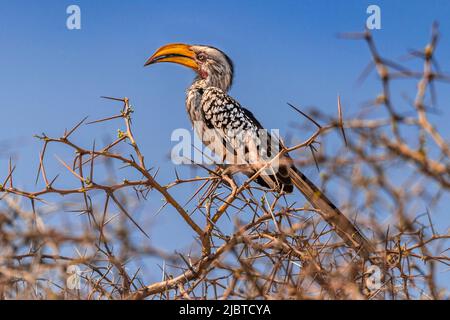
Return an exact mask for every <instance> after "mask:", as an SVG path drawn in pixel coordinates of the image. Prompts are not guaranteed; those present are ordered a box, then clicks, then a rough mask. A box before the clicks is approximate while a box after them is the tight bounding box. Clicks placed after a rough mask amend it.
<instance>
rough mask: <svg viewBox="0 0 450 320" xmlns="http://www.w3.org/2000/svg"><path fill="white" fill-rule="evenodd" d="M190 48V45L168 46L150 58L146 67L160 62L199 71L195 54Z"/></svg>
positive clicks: (171, 44) (177, 44) (175, 44)
mask: <svg viewBox="0 0 450 320" xmlns="http://www.w3.org/2000/svg"><path fill="white" fill-rule="evenodd" d="M190 48H191V46H190V45H187V44H183V43H170V44H166V45H165V46H162V47H161V48H159V49H158V50H156V52H155V53H154V54H153V55H152V56H151V57H150V58H148V60H147V61H146V62H145V65H144V66H148V65H151V64H154V63H159V62H172V63H177V64H181V65H183V66H186V67H189V68H192V69H194V70H197V69H198V64H197V62H195V53H194V52H193V51H192V50H191V49H190Z"/></svg>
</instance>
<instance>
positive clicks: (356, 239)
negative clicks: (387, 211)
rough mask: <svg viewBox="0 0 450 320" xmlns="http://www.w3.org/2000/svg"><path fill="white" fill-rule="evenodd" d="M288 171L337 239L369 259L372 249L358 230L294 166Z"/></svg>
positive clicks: (294, 183) (294, 182)
mask: <svg viewBox="0 0 450 320" xmlns="http://www.w3.org/2000/svg"><path fill="white" fill-rule="evenodd" d="M288 170H289V177H290V178H291V181H292V184H293V185H295V187H296V188H297V189H298V190H299V191H300V192H301V193H302V194H303V195H304V196H305V197H306V199H307V200H308V201H309V202H310V203H311V205H312V206H313V207H314V208H315V209H317V210H318V211H319V214H320V215H321V216H322V218H323V219H324V220H325V221H326V222H327V223H328V224H329V225H331V226H332V227H333V228H334V230H335V232H336V233H337V234H338V235H339V237H340V238H341V239H342V240H343V241H344V242H345V243H346V244H347V245H348V246H350V247H352V248H354V249H355V250H356V251H357V254H358V255H359V256H361V257H362V258H363V259H366V260H367V259H369V257H370V254H371V253H374V248H373V246H372V244H371V243H370V242H369V241H368V240H367V239H366V238H365V237H364V236H363V234H362V233H361V232H360V231H359V230H358V228H357V227H356V226H355V225H354V224H353V223H352V222H351V221H350V220H349V219H348V218H347V217H346V216H345V215H344V214H343V213H342V212H341V211H340V210H339V209H338V208H337V207H336V206H335V205H334V204H333V203H332V202H331V201H330V200H329V199H328V198H327V197H326V196H325V194H323V193H322V192H321V191H320V189H319V188H317V187H316V186H315V185H314V183H312V182H311V181H310V180H309V179H308V178H307V177H306V176H305V175H304V174H303V173H301V172H300V171H299V170H297V168H295V166H290V167H289V169H288Z"/></svg>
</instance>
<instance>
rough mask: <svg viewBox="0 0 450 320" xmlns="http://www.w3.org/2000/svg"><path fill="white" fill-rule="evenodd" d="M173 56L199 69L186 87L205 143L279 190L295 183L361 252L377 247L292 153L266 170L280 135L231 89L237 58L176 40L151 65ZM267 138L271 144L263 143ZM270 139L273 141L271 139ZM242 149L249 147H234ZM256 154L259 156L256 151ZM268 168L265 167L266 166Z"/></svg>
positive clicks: (365, 254) (171, 59)
mask: <svg viewBox="0 0 450 320" xmlns="http://www.w3.org/2000/svg"><path fill="white" fill-rule="evenodd" d="M160 62H172V63H177V64H180V65H183V66H186V67H189V68H191V69H193V70H194V71H195V72H196V73H197V77H196V78H195V80H194V82H193V83H192V85H191V86H190V87H189V88H188V90H187V92H186V109H187V112H188V114H189V118H190V120H191V122H192V124H193V125H194V128H195V130H196V133H197V134H198V136H199V137H200V138H201V139H202V141H203V143H204V144H205V145H206V146H207V147H208V148H210V149H212V150H213V151H214V153H215V154H217V155H219V156H220V157H222V159H225V158H226V159H228V160H229V159H230V157H229V156H228V153H229V152H231V154H232V157H231V158H232V159H234V161H236V163H237V164H239V165H242V164H248V165H246V166H244V167H245V169H242V172H243V173H245V174H246V175H247V176H249V177H251V176H253V175H254V174H255V173H257V172H261V171H264V172H262V173H261V174H260V175H259V176H258V177H257V178H256V180H255V181H256V182H257V183H259V184H260V185H262V186H264V187H269V188H271V189H273V190H277V191H283V192H286V193H290V192H292V191H293V185H295V186H296V187H297V188H298V189H299V190H300V192H302V193H303V195H304V196H305V197H306V198H307V199H308V201H309V202H310V203H311V204H312V205H313V206H314V207H315V208H316V209H317V210H318V211H319V213H320V214H321V215H322V217H324V219H325V220H326V221H327V222H328V223H329V224H330V225H332V227H334V228H335V230H336V232H337V233H338V234H339V236H340V237H341V238H342V239H343V240H344V241H345V242H346V243H347V244H348V245H350V246H351V247H353V248H355V247H357V248H358V250H359V254H360V255H361V256H363V257H364V258H368V256H369V254H370V252H372V250H373V249H372V248H371V245H370V243H369V242H368V241H367V240H366V239H365V238H364V236H363V235H362V234H361V233H360V232H359V231H358V229H357V228H356V227H355V226H354V225H353V223H352V222H350V221H349V220H348V219H347V218H346V217H345V215H343V214H342V213H341V212H340V211H339V209H338V208H336V206H335V205H334V204H333V203H332V202H331V201H330V200H329V199H328V198H327V197H326V196H325V195H324V194H323V193H322V192H321V191H320V190H319V188H317V187H316V186H315V185H314V184H313V183H312V182H311V181H310V180H309V179H308V178H307V177H306V176H305V175H304V174H303V173H301V172H300V171H299V170H298V169H296V168H295V166H294V164H293V162H292V160H291V158H290V157H289V155H287V154H285V155H283V156H282V158H283V159H281V161H279V162H278V166H277V168H276V170H273V169H272V170H269V171H267V170H260V169H261V168H262V167H263V166H264V164H263V161H260V160H261V158H262V157H260V156H259V155H260V154H263V153H264V152H265V153H266V154H268V156H269V157H273V156H274V155H273V154H271V146H273V141H276V143H278V144H279V142H278V140H276V139H277V138H276V137H274V136H271V135H270V134H269V133H267V135H266V136H264V137H262V136H261V134H262V133H261V132H265V131H263V130H260V129H263V127H262V126H261V124H260V123H259V122H258V120H256V119H255V117H254V116H253V114H252V113H251V112H250V111H248V110H247V109H245V108H243V107H242V106H241V105H240V104H239V102H237V101H236V100H235V99H233V98H232V97H230V96H229V95H228V93H227V92H228V91H229V89H230V87H231V85H232V82H233V71H234V70H233V63H232V61H231V59H230V58H229V57H228V56H227V55H226V54H225V53H223V52H222V51H221V50H219V49H217V48H214V47H211V46H204V45H187V44H182V43H173V44H168V45H165V46H163V47H161V48H159V49H158V50H157V51H156V52H155V53H154V54H153V55H152V56H151V57H150V58H149V59H148V60H147V61H146V63H145V66H148V65H151V64H154V63H160ZM263 140H266V143H265V144H264V146H266V147H265V150H261V149H260V146H259V144H260V143H261V141H263ZM267 140H269V141H267ZM230 147H231V148H235V149H240V148H241V147H243V148H242V150H243V152H236V150H229V149H230ZM255 155H256V156H255ZM255 157H256V161H255ZM263 169H264V168H263Z"/></svg>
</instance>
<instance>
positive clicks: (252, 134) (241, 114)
mask: <svg viewBox="0 0 450 320" xmlns="http://www.w3.org/2000/svg"><path fill="white" fill-rule="evenodd" d="M201 112H202V117H203V122H204V124H205V125H206V127H207V128H208V129H209V131H211V132H213V133H210V134H209V137H208V138H207V139H206V140H208V142H207V143H206V142H205V143H206V144H207V146H208V147H209V148H210V149H212V150H213V151H214V153H216V154H217V155H219V156H220V157H222V160H225V162H227V163H232V164H237V165H244V166H248V165H250V166H251V167H252V168H254V169H253V170H252V171H251V172H249V173H246V174H247V175H249V176H250V175H252V174H254V173H255V172H256V171H258V170H259V169H260V168H261V167H262V166H263V165H264V163H265V161H267V160H268V159H271V157H272V156H274V155H275V154H276V153H277V152H278V151H279V141H278V139H277V138H276V137H273V136H271V135H270V134H269V133H268V132H267V131H265V130H264V129H263V127H262V125H261V124H260V123H259V122H258V120H256V118H255V117H254V116H253V114H252V113H251V112H250V111H248V110H247V109H245V108H243V107H242V106H241V105H240V104H239V102H237V101H236V100H235V99H233V98H232V97H230V96H229V95H228V94H226V93H225V92H223V91H222V90H220V89H218V88H215V87H209V88H207V89H205V90H204V92H203V95H202V100H201ZM212 136H214V137H212ZM274 144H275V147H274ZM272 150H274V151H276V153H275V154H272ZM257 182H258V183H259V184H261V185H263V186H266V187H271V188H276V189H279V188H281V187H283V190H285V191H287V192H290V191H292V184H291V181H290V179H289V176H288V172H287V168H286V167H285V166H280V167H277V168H276V170H274V169H273V168H270V169H269V170H266V172H265V174H262V175H261V177H260V178H258V179H257Z"/></svg>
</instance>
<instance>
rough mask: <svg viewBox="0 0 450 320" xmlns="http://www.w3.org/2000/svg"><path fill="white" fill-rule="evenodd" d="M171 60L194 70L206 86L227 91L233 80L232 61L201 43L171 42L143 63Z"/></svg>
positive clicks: (215, 49) (217, 50) (218, 51)
mask: <svg viewBox="0 0 450 320" xmlns="http://www.w3.org/2000/svg"><path fill="white" fill-rule="evenodd" d="M158 62H172V63H177V64H181V65H184V66H186V67H189V68H191V69H193V70H195V71H196V72H197V74H198V77H199V78H200V79H203V80H204V81H205V82H206V84H207V85H208V86H213V87H218V88H220V89H222V90H224V91H228V90H229V89H230V87H231V84H232V82H233V62H232V61H231V59H230V58H228V56H227V55H226V54H225V53H223V52H222V51H221V50H219V49H217V48H214V47H211V46H203V45H187V44H182V43H172V44H168V45H165V46H163V47H161V48H159V49H158V50H156V52H155V53H154V54H153V55H152V56H151V57H150V58H149V59H148V60H147V62H146V63H145V65H146V66H147V65H150V64H154V63H158Z"/></svg>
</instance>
